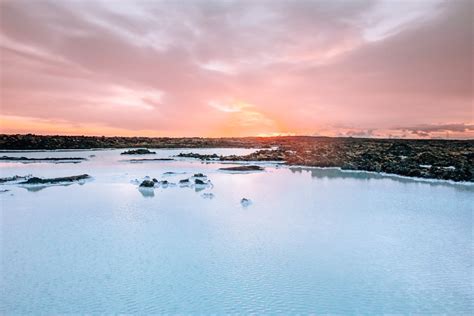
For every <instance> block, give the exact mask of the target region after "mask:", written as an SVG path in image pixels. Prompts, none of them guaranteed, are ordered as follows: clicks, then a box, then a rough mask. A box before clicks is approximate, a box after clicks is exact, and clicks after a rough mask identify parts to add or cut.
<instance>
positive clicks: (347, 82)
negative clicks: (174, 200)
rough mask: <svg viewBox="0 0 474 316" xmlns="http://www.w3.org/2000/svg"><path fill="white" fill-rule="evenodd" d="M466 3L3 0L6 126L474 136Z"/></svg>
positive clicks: (102, 131)
mask: <svg viewBox="0 0 474 316" xmlns="http://www.w3.org/2000/svg"><path fill="white" fill-rule="evenodd" d="M473 16H474V11H473V2H472V1H470V0H450V1H442V0H416V1H415V0H413V1H411V0H398V1H394V0H381V1H372V0H360V1H357V0H353V1H347V0H346V1H337V0H336V1H329V0H323V1H305V0H296V1H279V0H273V1H250V0H241V1H226V0H220V1H210V0H206V1H184V0H176V1H151V0H148V1H126V0H107V1H106V0H103V1H97V0H96V1H89V0H83V1H75V0H62V1H43V0H28V1H25V0H14V1H9V0H0V22H1V23H0V24H1V32H0V75H1V78H0V80H1V81H0V89H1V90H0V101H1V102H0V106H1V107H0V133H36V134H64V135H99V136H100V135H106V136H169V137H181V136H202V137H220V136H255V135H257V136H272V135H324V136H353V137H402V138H471V139H472V138H474V117H473V90H474V85H473V56H474V55H473Z"/></svg>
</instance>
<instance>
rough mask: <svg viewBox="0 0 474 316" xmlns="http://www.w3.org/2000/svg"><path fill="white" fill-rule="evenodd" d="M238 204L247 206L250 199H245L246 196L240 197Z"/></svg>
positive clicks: (250, 202)
mask: <svg viewBox="0 0 474 316" xmlns="http://www.w3.org/2000/svg"><path fill="white" fill-rule="evenodd" d="M240 204H241V205H242V206H243V207H247V206H249V205H250V204H252V201H251V200H250V199H247V198H242V200H240Z"/></svg>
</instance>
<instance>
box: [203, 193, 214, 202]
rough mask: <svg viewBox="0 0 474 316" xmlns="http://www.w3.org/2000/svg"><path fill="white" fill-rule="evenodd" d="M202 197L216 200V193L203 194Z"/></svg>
mask: <svg viewBox="0 0 474 316" xmlns="http://www.w3.org/2000/svg"><path fill="white" fill-rule="evenodd" d="M201 196H202V197H203V198H205V199H210V200H212V199H213V198H214V193H203V194H202V195H201Z"/></svg>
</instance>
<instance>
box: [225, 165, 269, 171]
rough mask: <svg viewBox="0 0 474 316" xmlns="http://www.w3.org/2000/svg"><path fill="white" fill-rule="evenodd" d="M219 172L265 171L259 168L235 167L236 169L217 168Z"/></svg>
mask: <svg viewBox="0 0 474 316" xmlns="http://www.w3.org/2000/svg"><path fill="white" fill-rule="evenodd" d="M219 170H223V171H263V170H265V169H264V168H262V167H260V166H236V167H226V168H219Z"/></svg>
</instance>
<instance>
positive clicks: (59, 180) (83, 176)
mask: <svg viewBox="0 0 474 316" xmlns="http://www.w3.org/2000/svg"><path fill="white" fill-rule="evenodd" d="M89 178H90V176H89V175H88V174H81V175H78V176H71V177H61V178H51V179H42V178H38V177H32V178H29V179H28V180H26V181H23V182H21V183H20V184H55V183H64V182H74V181H79V180H85V179H89Z"/></svg>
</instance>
